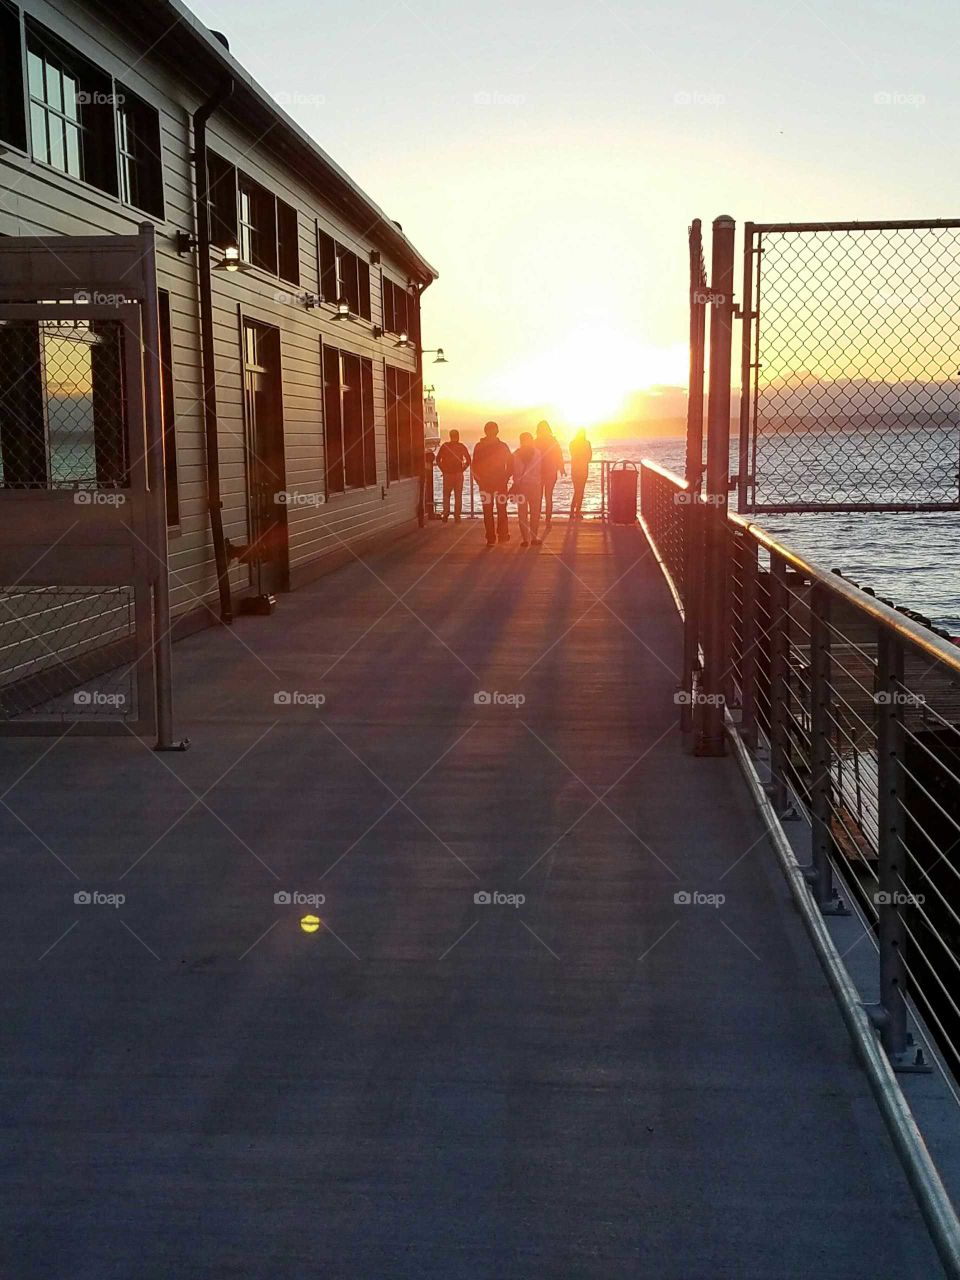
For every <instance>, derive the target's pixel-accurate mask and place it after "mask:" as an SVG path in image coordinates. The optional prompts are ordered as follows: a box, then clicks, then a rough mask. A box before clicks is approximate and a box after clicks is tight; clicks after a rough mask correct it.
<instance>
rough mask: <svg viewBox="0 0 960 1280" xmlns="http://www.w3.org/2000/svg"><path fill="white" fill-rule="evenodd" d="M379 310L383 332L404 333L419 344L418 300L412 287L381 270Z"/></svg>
mask: <svg viewBox="0 0 960 1280" xmlns="http://www.w3.org/2000/svg"><path fill="white" fill-rule="evenodd" d="M380 296H381V310H382V314H383V331H384V333H395V334H397V335H398V336H399V335H400V334H401V333H405V334H406V335H407V337H408V338H409V340H410V341H411V342H412V343H414V344H415V345H416V346H419V345H420V319H419V312H420V302H419V296H418V295H417V294H416V293H415V291H414V289H413V288H412V287H411V286H409V285H407V286H406V287H405V286H404V285H402V284H397V282H396V281H395V280H391V279H390V277H389V276H387V275H385V274H384V273H383V272H381V273H380Z"/></svg>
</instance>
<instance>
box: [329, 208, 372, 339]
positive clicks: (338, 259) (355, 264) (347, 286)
mask: <svg viewBox="0 0 960 1280" xmlns="http://www.w3.org/2000/svg"><path fill="white" fill-rule="evenodd" d="M317 249H318V253H319V258H320V297H321V298H322V299H323V300H324V302H334V303H335V302H337V301H339V299H340V298H345V299H346V300H347V304H348V306H349V307H350V311H351V313H352V314H353V315H356V316H362V317H363V319H364V320H369V319H370V318H371V314H372V313H371V310H370V264H369V263H367V262H365V261H364V260H363V258H360V257H358V255H357V254H355V253H354V252H353V250H352V249H347V248H346V247H345V246H344V245H342V244H338V243H337V241H336V240H334V238H333V236H331V235H328V234H327V233H326V231H319V230H318V232H317Z"/></svg>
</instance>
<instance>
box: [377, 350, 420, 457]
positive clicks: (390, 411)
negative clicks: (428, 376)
mask: <svg viewBox="0 0 960 1280" xmlns="http://www.w3.org/2000/svg"><path fill="white" fill-rule="evenodd" d="M419 387H420V379H419V377H418V375H417V373H416V372H415V371H414V370H413V369H401V368H400V367H399V366H398V365H392V364H387V362H386V361H384V389H385V394H386V400H387V417H386V423H387V480H388V481H400V480H411V479H413V478H415V477H416V476H418V475H419V474H420V470H419V465H422V463H421V464H418V461H417V459H418V458H419V459H421V460H422V458H423V397H422V395H421V396H420V397H419V407H418V388H419Z"/></svg>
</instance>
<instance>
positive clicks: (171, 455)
mask: <svg viewBox="0 0 960 1280" xmlns="http://www.w3.org/2000/svg"><path fill="white" fill-rule="evenodd" d="M157 304H158V307H159V311H160V403H161V414H162V422H163V471H164V479H165V481H166V490H167V524H168V525H177V524H179V523H180V491H179V487H178V482H177V431H176V422H177V413H176V406H175V404H174V399H173V340H172V333H171V327H170V295H169V293H167V291H166V290H165V289H159V290H158V291H157Z"/></svg>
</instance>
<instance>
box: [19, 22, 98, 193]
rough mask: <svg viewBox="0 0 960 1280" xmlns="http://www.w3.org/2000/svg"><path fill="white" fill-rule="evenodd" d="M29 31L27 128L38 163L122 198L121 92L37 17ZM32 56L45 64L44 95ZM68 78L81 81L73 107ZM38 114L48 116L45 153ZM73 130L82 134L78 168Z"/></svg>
mask: <svg viewBox="0 0 960 1280" xmlns="http://www.w3.org/2000/svg"><path fill="white" fill-rule="evenodd" d="M23 33H24V35H23V40H24V51H25V58H24V63H25V70H24V75H25V77H26V79H25V85H24V88H25V92H26V101H27V106H28V108H29V112H28V120H27V133H28V138H29V146H30V156H31V158H32V159H33V161H34V163H36V164H41V165H44V166H45V167H46V168H49V169H53V170H54V171H55V172H56V173H59V174H62V175H63V176H64V177H67V178H71V179H73V180H74V181H76V182H82V183H83V184H84V185H85V186H88V187H92V188H94V189H95V190H97V191H100V192H102V193H103V194H105V195H108V196H113V197H114V199H119V198H120V166H119V156H118V150H117V120H116V98H117V94H116V84H115V81H114V79H113V77H112V76H111V75H110V74H108V73H107V72H106V71H103V70H102V69H101V68H100V67H98V66H97V65H96V64H95V63H93V62H91V61H90V59H89V58H87V57H85V56H84V55H83V54H82V53H80V52H78V50H76V49H74V48H72V47H71V46H70V45H68V44H66V43H65V42H64V41H63V40H61V39H60V38H59V37H58V36H57V35H56V34H55V33H54V32H51V31H49V30H48V29H47V28H46V27H44V26H43V24H42V23H40V22H37V21H36V20H35V19H34V18H32V17H29V16H28V17H26V18H25V20H24V24H23ZM31 59H36V60H37V62H39V63H40V66H41V71H42V76H43V89H42V92H41V93H40V94H39V95H38V94H36V93H35V92H34V89H33V87H32V84H31V80H32V63H31ZM49 69H53V70H54V71H56V73H57V76H58V79H59V102H60V105H59V106H58V104H57V102H56V101H54V100H51V93H50V89H49V85H48V71H49ZM66 79H69V80H70V81H71V82H72V83H73V84H74V85H75V86H76V89H75V96H74V104H73V109H72V111H71V110H70V109H68V108H67V105H66V96H65V92H64V82H65V80H66ZM37 113H39V115H40V116H41V117H42V121H43V128H44V137H45V139H46V143H45V146H44V148H43V153H42V154H41V153H40V150H39V148H38V145H37V126H36V114H37ZM51 120H53V121H55V122H56V123H57V125H58V126H59V128H58V132H60V134H61V140H62V145H63V162H62V163H58V160H57V157H56V154H55V152H54V149H53V146H52V142H51V139H52V136H53V135H52V133H51V127H50V122H51ZM71 132H75V133H76V139H75V140H76V143H77V164H76V168H73V167H71V166H70V161H69V158H68V148H67V138H68V135H69V134H70V133H71Z"/></svg>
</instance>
